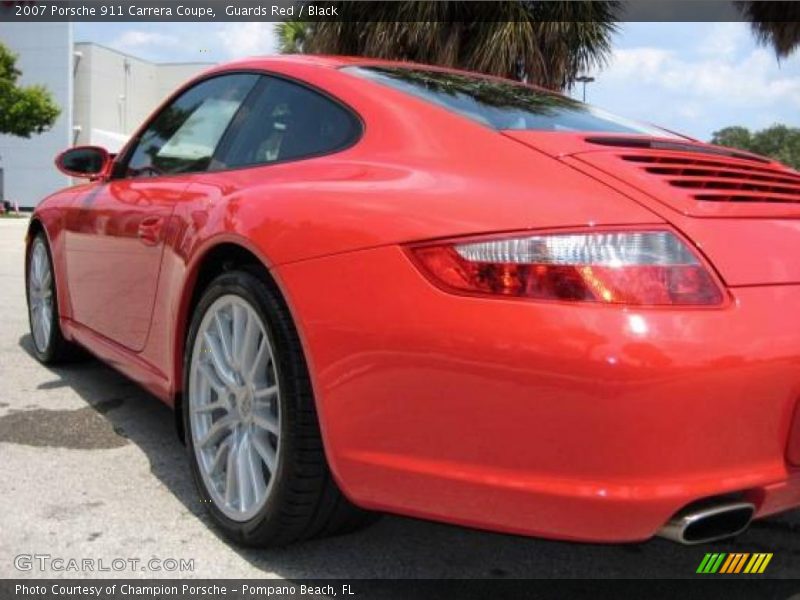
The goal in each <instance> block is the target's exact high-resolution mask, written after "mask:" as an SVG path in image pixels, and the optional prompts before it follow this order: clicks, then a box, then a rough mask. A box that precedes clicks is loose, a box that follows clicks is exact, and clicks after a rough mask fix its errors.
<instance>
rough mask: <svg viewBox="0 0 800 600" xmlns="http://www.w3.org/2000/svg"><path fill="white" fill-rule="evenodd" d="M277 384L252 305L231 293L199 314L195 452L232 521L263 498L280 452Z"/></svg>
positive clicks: (252, 511) (192, 412)
mask: <svg viewBox="0 0 800 600" xmlns="http://www.w3.org/2000/svg"><path fill="white" fill-rule="evenodd" d="M279 399H280V388H279V385H278V379H277V371H276V368H275V361H274V353H273V350H272V347H271V345H270V342H269V337H268V336H267V332H266V329H265V325H264V323H263V322H262V320H261V318H260V317H259V316H258V314H257V313H256V311H255V309H254V308H253V307H252V306H251V305H250V304H249V303H248V302H247V301H246V300H244V299H243V298H241V297H240V296H236V295H233V294H229V295H225V296H221V297H220V298H218V299H217V300H216V301H215V302H214V303H213V304H212V305H211V306H210V307H209V308H208V310H207V311H206V313H205V314H204V315H203V320H202V321H201V322H200V327H199V329H198V331H197V336H196V337H195V341H194V347H193V349H192V357H191V364H190V369H189V397H188V401H189V421H190V426H191V435H192V440H193V442H194V453H195V457H196V459H197V464H198V467H199V470H200V473H201V475H202V477H203V481H204V482H205V485H206V489H207V490H208V491H209V494H210V495H211V499H212V500H213V502H214V504H215V505H216V506H217V508H219V509H220V510H221V511H222V512H223V513H224V514H225V515H226V516H227V517H228V518H230V519H232V520H234V521H240V522H241V521H247V520H249V519H252V518H253V517H254V516H255V515H256V514H257V513H258V512H259V511H260V510H261V509H262V508H263V506H264V504H265V503H266V501H267V498H268V497H269V494H270V491H271V490H272V483H273V481H274V479H275V473H276V470H277V467H278V461H279V459H280V438H281V433H280V425H281V413H280V402H279Z"/></svg>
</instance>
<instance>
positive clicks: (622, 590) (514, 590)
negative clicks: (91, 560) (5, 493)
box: [0, 576, 800, 600]
mask: <svg viewBox="0 0 800 600" xmlns="http://www.w3.org/2000/svg"><path fill="white" fill-rule="evenodd" d="M798 594H800V582H797V581H785V580H784V581H780V580H767V579H758V578H752V577H747V576H733V577H728V578H724V577H715V576H711V577H698V578H694V579H677V580H663V581H659V582H658V583H657V584H654V582H653V581H649V580H638V581H637V580H590V579H587V580H541V579H527V580H526V579H514V580H508V579H450V580H439V579H434V580H428V579H384V580H381V579H353V580H344V579H336V580H327V579H324V580H323V579H321V580H282V579H255V580H241V579H221V580H208V579H205V580H175V579H162V580H152V579H151V580H135V579H131V580H110V579H94V580H90V579H83V580H81V579H72V580H70V579H66V580H65V579H60V580H54V579H49V580H48V579H41V580H35V579H26V580H20V579H6V580H2V581H0V598H3V600H11V599H14V600H22V599H27V600H85V599H90V598H97V599H101V600H206V599H207V600H212V599H215V600H218V599H231V600H266V599H268V598H269V599H276V600H289V599H293V600H294V599H306V600H311V599H317V598H337V599H340V600H373V599H375V600H378V599H391V600H394V599H398V600H399V599H402V600H417V599H422V600H426V599H448V598H454V599H458V600H473V599H476V600H477V599H485V600H489V599H491V600H504V599H514V600H526V599H542V600H550V599H553V600H555V599H559V600H560V599H565V600H577V599H582V598H587V599H588V598H592V599H596V598H647V599H648V600H659V599H662V598H663V599H670V600H673V599H676V598H680V599H682V600H684V599H687V600H692V599H695V598H697V599H701V598H702V599H706V598H719V597H724V598H725V599H726V600H733V599H738V598H759V599H762V600H773V599H774V600H789V599H791V600H797V599H798V598H800V596H799V595H798Z"/></svg>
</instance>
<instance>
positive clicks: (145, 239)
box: [138, 217, 164, 246]
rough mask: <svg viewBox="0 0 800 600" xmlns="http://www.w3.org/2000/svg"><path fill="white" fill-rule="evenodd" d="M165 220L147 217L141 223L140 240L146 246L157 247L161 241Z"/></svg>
mask: <svg viewBox="0 0 800 600" xmlns="http://www.w3.org/2000/svg"><path fill="white" fill-rule="evenodd" d="M163 225H164V219H162V218H161V217H145V218H144V219H142V220H141V222H140V223H139V230H138V234H139V239H140V240H141V241H142V243H143V244H144V245H145V246H156V245H158V243H159V242H160V241H161V229H162V227H163Z"/></svg>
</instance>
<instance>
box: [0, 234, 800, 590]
mask: <svg viewBox="0 0 800 600" xmlns="http://www.w3.org/2000/svg"><path fill="white" fill-rule="evenodd" d="M25 227H26V221H24V220H13V219H0V384H1V385H2V388H0V389H1V390H2V392H1V393H0V469H2V492H1V493H0V577H98V576H100V577H120V576H122V577H148V578H152V577H175V576H181V577H201V578H217V577H226V578H249V577H259V578H262V577H275V578H287V579H304V578H317V577H336V578H351V577H352V578H440V577H452V578H484V577H485V578H493V577H509V578H518V577H519V578H533V577H536V578H539V577H572V578H575V577H631V578H638V577H691V576H693V575H694V572H695V570H696V568H697V566H698V565H699V564H700V561H701V560H702V558H703V556H704V555H705V553H706V552H772V553H774V558H773V559H772V562H771V563H770V565H769V568H768V570H767V573H766V574H765V575H764V576H771V577H796V576H800V568H799V567H798V566H799V565H800V535H798V534H800V511H795V512H793V513H789V514H785V515H782V516H779V517H775V518H772V519H768V520H765V521H763V522H758V523H756V524H754V525H753V526H752V528H751V529H750V530H749V531H748V532H746V533H745V534H743V535H741V536H740V537H739V538H737V539H736V540H735V541H733V542H731V541H728V542H720V543H716V544H711V545H706V546H698V547H684V546H679V545H676V544H673V543H671V542H668V541H665V540H661V539H655V540H652V541H649V542H646V543H642V544H626V545H596V544H595V545H592V544H569V543H562V542H553V541H546V540H537V539H529V538H522V537H515V536H507V535H499V534H493V533H486V532H480V531H474V530H469V529H463V528H459V527H452V526H448V525H441V524H436V523H428V522H424V521H418V520H414V519H406V518H400V517H393V516H386V517H384V518H383V519H382V520H381V521H379V522H378V523H377V524H376V525H373V526H372V527H371V528H369V529H367V530H365V531H363V532H359V533H356V534H352V535H348V536H342V537H338V538H332V539H326V540H320V541H314V542H309V543H305V544H301V545H296V546H293V547H290V548H287V549H283V550H252V549H242V548H238V547H236V546H233V545H231V544H229V543H228V542H227V541H225V540H224V539H223V538H221V537H220V535H219V533H218V532H217V531H216V530H215V529H214V528H213V526H212V525H211V523H210V521H209V519H208V518H207V517H206V515H205V512H204V508H203V506H202V505H201V504H200V501H199V499H198V496H197V495H196V494H195V491H194V488H193V483H192V481H191V478H190V474H189V470H188V465H187V460H186V457H185V451H184V448H183V446H182V445H181V444H180V443H179V442H178V439H177V437H176V435H175V431H174V428H173V419H172V414H171V412H170V410H169V409H168V408H167V407H165V406H164V405H162V404H161V403H160V402H159V401H158V400H156V399H155V398H153V397H152V396H150V395H149V394H147V393H146V392H144V391H143V390H141V389H140V388H138V387H137V386H136V385H135V384H133V383H131V382H130V381H128V380H126V379H125V378H124V377H122V376H121V375H118V374H117V373H116V372H115V371H114V370H113V369H111V368H109V367H107V366H104V365H102V364H100V363H99V362H97V361H95V360H88V361H87V362H83V363H78V364H74V365H69V366H65V367H59V368H47V367H44V366H42V365H40V364H39V363H38V362H36V360H35V359H34V358H33V356H32V354H31V345H32V342H31V338H30V336H29V334H28V321H27V312H26V308H25V293H24V273H23V237H24V234H25ZM665 451H669V450H668V448H665ZM33 554H39V555H42V554H46V555H50V556H51V557H52V558H63V559H70V558H76V559H78V560H81V559H90V560H93V561H95V562H94V565H95V570H94V571H91V570H83V571H72V570H69V571H66V570H61V571H59V570H53V569H52V568H48V569H45V570H42V569H40V568H39V566H38V564H37V563H36V562H35V561H34V563H33V565H32V569H31V570H29V571H19V570H18V569H17V568H16V567H15V557H17V556H19V555H33ZM152 558H155V559H157V561H165V560H167V559H176V560H180V559H190V560H193V561H194V570H193V571H186V572H169V571H165V570H163V568H164V567H163V563H162V570H157V569H156V567H157V566H158V564H159V563H153V564H151V565H149V567H150V568H147V567H146V568H145V570H142V566H141V564H139V565H137V567H136V568H135V569H133V568H126V569H125V570H122V571H120V572H114V571H110V572H109V571H105V572H98V571H97V568H99V567H100V566H101V564H100V561H103V563H102V565H104V566H106V567H108V566H110V565H111V564H112V561H113V560H115V559H124V560H128V559H139V560H140V561H142V563H145V564H146V563H148V562H149V561H150V559H152ZM17 562H19V561H17ZM116 564H117V565H119V564H120V563H116ZM129 564H130V563H129ZM168 564H171V563H168ZM23 566H24V562H23ZM51 566H52V565H51Z"/></svg>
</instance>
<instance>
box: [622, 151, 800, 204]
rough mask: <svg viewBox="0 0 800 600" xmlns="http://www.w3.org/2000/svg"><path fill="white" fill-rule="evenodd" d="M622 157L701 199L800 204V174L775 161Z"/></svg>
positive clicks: (681, 156)
mask: <svg viewBox="0 0 800 600" xmlns="http://www.w3.org/2000/svg"><path fill="white" fill-rule="evenodd" d="M620 158H622V160H625V161H627V162H629V163H633V164H635V165H636V166H637V167H638V168H640V169H641V170H642V171H644V172H646V173H648V174H650V175H653V176H655V177H658V178H659V179H660V180H662V181H664V182H665V183H667V184H669V185H670V186H672V187H674V188H681V189H684V190H686V191H687V192H688V193H689V195H690V196H691V197H692V198H694V199H695V200H697V201H700V202H767V203H800V173H797V172H796V171H792V170H790V169H788V168H784V167H782V166H781V165H777V164H775V163H765V164H761V163H755V162H753V161H750V160H740V159H737V158H727V157H714V158H711V157H708V156H707V155H706V156H697V155H692V154H690V153H688V152H680V153H679V152H670V153H660V152H647V153H644V152H643V153H641V154H633V153H626V154H621V155H620Z"/></svg>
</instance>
